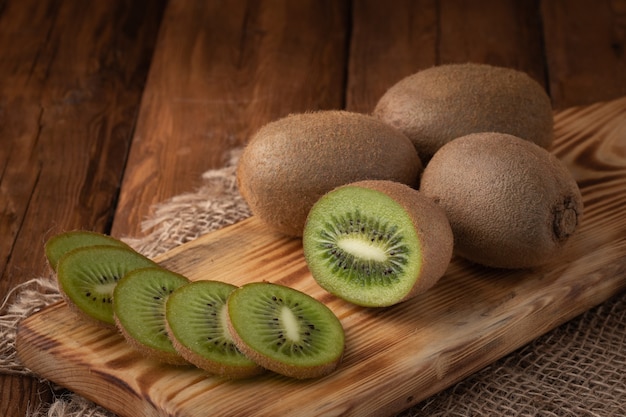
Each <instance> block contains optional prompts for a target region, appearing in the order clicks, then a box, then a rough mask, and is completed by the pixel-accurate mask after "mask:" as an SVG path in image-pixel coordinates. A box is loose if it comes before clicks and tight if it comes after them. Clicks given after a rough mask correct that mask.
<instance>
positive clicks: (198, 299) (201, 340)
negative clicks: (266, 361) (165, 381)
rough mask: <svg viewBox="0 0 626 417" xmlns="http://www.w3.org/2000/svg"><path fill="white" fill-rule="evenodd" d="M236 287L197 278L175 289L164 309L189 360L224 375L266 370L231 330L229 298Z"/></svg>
mask: <svg viewBox="0 0 626 417" xmlns="http://www.w3.org/2000/svg"><path fill="white" fill-rule="evenodd" d="M236 288H237V287H236V286H235V285H232V284H228V283H225V282H220V281H210V280H206V281H204V280H203V281H195V282H191V283H189V284H186V285H184V286H182V287H180V288H178V289H176V290H175V291H174V292H173V293H172V294H171V295H170V296H169V298H168V300H167V303H166V308H165V318H166V325H167V332H168V334H169V337H170V340H171V341H172V344H173V345H174V348H175V349H176V350H177V351H178V352H179V353H180V355H181V356H182V357H183V358H185V359H186V360H187V361H189V362H190V363H192V364H193V365H195V366H197V367H198V368H201V369H204V370H206V371H208V372H209V373H212V374H215V375H219V376H221V377H225V378H233V379H234V378H245V377H250V376H254V375H258V374H260V373H262V372H264V371H265V370H264V368H262V367H260V366H259V365H257V364H256V363H255V362H254V361H252V360H250V359H249V358H248V357H247V356H245V355H244V354H243V353H241V352H240V351H239V349H237V347H236V346H235V343H234V341H233V338H232V336H231V334H230V332H229V330H228V325H227V320H228V319H227V315H228V311H227V308H226V300H227V299H228V296H229V295H230V294H231V293H232V292H233V291H234V290H235V289H236Z"/></svg>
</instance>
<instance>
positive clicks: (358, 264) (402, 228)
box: [303, 181, 453, 307]
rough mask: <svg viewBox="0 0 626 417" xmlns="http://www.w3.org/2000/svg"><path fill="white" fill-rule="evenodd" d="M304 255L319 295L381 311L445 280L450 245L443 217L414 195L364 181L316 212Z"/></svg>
mask: <svg viewBox="0 0 626 417" xmlns="http://www.w3.org/2000/svg"><path fill="white" fill-rule="evenodd" d="M303 248H304V255H305V259H306V262H307V265H308V267H309V270H310V272H311V274H312V276H313V278H314V279H315V280H316V281H317V282H318V284H319V285H320V286H321V287H322V288H324V289H326V290H327V291H328V292H330V293H332V294H334V295H336V296H338V297H340V298H342V299H344V300H346V301H349V302H351V303H354V304H357V305H361V306H367V307H385V306H390V305H394V304H397V303H399V302H401V301H405V300H407V299H409V298H413V297H414V296H416V295H418V294H420V293H422V292H425V291H426V290H427V289H429V288H430V287H432V286H433V285H434V284H435V283H436V282H437V281H438V280H439V278H441V277H442V276H443V275H444V273H445V271H446V269H447V267H448V264H449V263H450V260H451V257H452V250H453V238H452V230H451V228H450V224H449V222H448V220H447V218H446V217H445V213H444V212H443V210H442V209H441V208H439V207H437V206H436V205H435V204H434V202H432V201H431V200H430V199H428V198H426V197H424V196H423V195H421V194H420V193H419V192H418V191H417V190H415V189H412V188H410V187H408V186H406V185H404V184H399V183H395V182H391V181H362V182H357V183H352V184H347V185H344V186H341V187H338V188H336V189H334V190H333V191H331V192H329V193H327V194H326V195H325V196H323V197H322V198H321V199H320V200H319V201H318V202H317V203H316V204H315V205H314V206H313V208H312V209H311V212H310V213H309V216H308V218H307V222H306V226H305V229H304V235H303Z"/></svg>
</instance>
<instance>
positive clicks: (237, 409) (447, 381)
mask: <svg viewBox="0 0 626 417" xmlns="http://www.w3.org/2000/svg"><path fill="white" fill-rule="evenodd" d="M555 121H556V131H557V138H556V143H555V147H554V149H555V152H556V154H557V155H558V156H559V157H560V158H561V159H562V160H563V161H565V163H566V164H567V165H568V166H569V168H570V169H571V170H572V172H573V175H574V176H575V178H576V180H577V181H578V182H579V183H580V185H581V191H582V194H583V201H584V204H585V215H584V218H583V221H582V224H581V227H580V229H579V233H578V234H577V235H576V236H575V237H574V238H573V241H572V242H571V243H572V244H571V246H570V247H569V249H568V250H567V251H566V252H565V253H563V254H561V255H560V256H559V257H558V258H555V259H554V260H553V261H552V262H550V263H549V264H548V265H546V266H544V267H541V268H535V269H533V270H517V271H506V270H498V269H489V268H484V267H479V266H477V265H472V264H469V263H467V262H465V261H463V260H461V259H454V261H453V263H452V264H451V265H450V268H449V270H448V271H447V273H446V275H445V276H444V277H443V278H442V280H441V281H440V282H439V283H438V284H437V285H436V286H435V287H433V288H432V289H431V290H429V291H428V292H427V293H425V294H423V295H421V296H419V297H417V298H416V299H414V300H412V301H409V302H407V303H403V304H400V305H397V306H393V307H390V308H384V309H367V308H361V307H356V306H353V305H351V304H349V303H346V302H343V301H341V300H339V299H337V298H335V297H332V296H330V295H329V294H327V293H325V292H324V291H323V290H322V289H321V288H320V287H319V286H317V284H316V283H315V282H314V280H313V279H312V278H311V276H310V274H309V272H308V270H307V268H306V264H305V263H304V260H303V257H302V252H301V242H300V240H299V239H294V238H287V237H283V236H281V235H278V234H275V233H273V232H271V231H270V230H268V229H267V228H265V227H264V226H263V225H262V224H261V223H260V222H259V221H258V220H256V219H255V218H254V217H252V218H250V219H248V220H245V221H243V222H240V223H238V224H235V225H233V226H230V227H228V228H225V229H222V230H219V231H217V232H214V233H211V234H209V235H206V236H203V237H201V238H199V239H197V240H195V241H193V242H190V243H187V244H185V245H182V246H180V247H178V248H176V249H174V250H172V251H170V252H168V253H166V254H164V255H162V256H160V257H159V258H158V259H157V260H158V261H159V262H161V263H162V264H163V265H165V266H167V267H169V268H171V269H172V270H175V271H177V272H180V273H183V274H185V275H187V276H188V277H189V278H191V279H193V280H198V279H208V278H210V279H218V280H225V281H228V282H232V283H233V284H237V285H240V284H243V283H245V282H250V281H260V280H268V281H272V282H278V283H282V284H286V285H290V286H292V287H294V288H298V289H300V290H302V291H305V292H307V293H309V294H311V295H313V296H314V297H316V298H318V299H320V300H321V301H323V302H324V303H326V304H327V305H328V306H329V307H330V308H331V309H332V310H333V311H334V312H335V313H336V314H337V315H338V317H339V318H340V320H341V321H342V323H343V325H344V327H345V329H346V343H347V346H346V347H347V350H346V355H345V357H344V361H343V363H342V365H341V366H340V368H339V369H338V371H336V372H335V373H333V374H331V375H330V376H328V377H325V378H321V379H316V380H309V381H295V380H291V379H289V378H282V377H278V376H277V375H274V374H268V375H265V376H262V377H259V378H252V379H249V380H245V381H236V382H232V381H230V382H229V381H224V380H220V379H218V378H214V377H211V376H208V375H206V374H204V373H202V372H201V371H199V370H197V369H195V368H193V367H191V368H176V367H168V366H163V365H159V364H157V363H154V362H151V361H149V360H147V359H143V358H141V356H140V355H139V354H137V353H135V352H134V351H132V350H131V349H130V348H129V347H128V345H127V344H126V343H125V342H124V340H123V339H122V338H121V337H120V336H119V335H118V334H117V333H116V332H114V331H109V330H103V329H99V328H96V327H94V326H92V325H90V324H87V323H85V322H82V321H80V320H78V319H77V318H76V316H74V315H73V314H72V313H71V312H70V311H69V310H68V309H67V306H66V305H65V304H63V303H59V304H56V305H54V306H52V307H50V308H47V309H46V310H44V311H43V312H40V313H38V314H36V315H34V316H31V317H30V318H28V319H27V320H25V321H24V322H23V323H22V325H21V326H20V328H19V331H18V352H19V355H20V358H21V359H22V361H23V362H24V363H25V364H26V365H27V366H29V367H30V368H31V369H33V370H35V371H36V372H38V373H40V374H41V375H42V376H44V377H46V378H49V379H51V380H52V381H55V382H57V383H59V384H61V385H63V386H66V387H69V388H70V389H72V390H74V391H76V392H78V393H80V394H82V395H84V396H86V397H88V398H90V399H92V400H94V401H96V402H99V403H100V404H102V405H104V406H105V407H108V408H109V409H111V410H112V411H114V412H115V413H118V414H119V415H121V416H133V415H138V414H140V415H159V416H174V415H176V416H202V415H207V414H218V415H264V416H269V415H287V414H293V413H294V412H297V414H298V415H303V416H305V415H355V416H356V415H364V414H367V415H381V416H382V415H389V414H392V413H395V412H399V411H401V410H403V409H405V408H407V407H409V406H411V405H414V404H417V403H418V402H419V401H421V400H423V399H425V398H427V397H428V396H430V395H432V394H434V393H436V392H438V391H440V390H442V389H444V388H446V387H448V386H450V385H451V384H453V383H455V382H457V381H459V380H460V379H462V378H464V377H466V376H468V375H470V374H471V373H473V372H475V371H477V370H478V369H480V368H482V367H484V366H486V365H487V364H489V363H491V362H493V361H495V360H496V359H498V358H500V357H502V356H503V355H506V354H508V353H510V352H512V351H513V350H515V349H517V348H519V347H520V346H522V345H524V344H525V343H528V342H529V341H531V340H533V339H535V338H536V337H538V336H539V335H541V334H543V333H545V332H547V331H549V330H550V329H552V328H554V327H556V326H558V325H559V324H562V323H563V322H565V321H567V320H569V319H571V318H573V317H576V316H577V315H579V314H581V313H582V312H584V311H586V310H588V309H589V308H591V307H593V306H595V305H597V304H599V303H601V302H603V301H604V300H606V299H608V298H609V297H611V296H613V295H615V294H618V293H620V292H622V291H624V290H626V238H625V236H626V218H625V217H624V216H623V207H624V205H625V204H626V136H624V134H623V133H624V131H625V129H626V97H624V98H622V99H619V100H616V101H613V102H608V103H599V104H596V105H591V106H587V107H580V108H571V109H567V110H564V111H562V112H559V113H557V114H556V117H555ZM103 387H106V390H105V389H103Z"/></svg>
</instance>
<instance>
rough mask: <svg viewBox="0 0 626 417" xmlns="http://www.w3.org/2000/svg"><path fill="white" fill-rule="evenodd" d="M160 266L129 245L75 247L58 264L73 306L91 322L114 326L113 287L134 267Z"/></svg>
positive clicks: (64, 290)
mask: <svg viewBox="0 0 626 417" xmlns="http://www.w3.org/2000/svg"><path fill="white" fill-rule="evenodd" d="M150 266H158V264H157V263H156V262H154V261H152V260H151V259H149V258H147V257H145V256H143V255H141V254H140V253H138V252H136V251H134V250H132V249H130V248H125V247H118V246H107V245H104V246H103V245H94V246H85V247H79V248H76V249H73V250H71V251H69V252H68V253H66V254H65V255H63V256H62V257H61V258H60V259H59V262H58V264H57V280H58V282H59V289H60V292H61V294H62V295H63V297H64V298H65V300H66V302H67V303H68V306H69V307H70V309H72V310H74V311H75V312H78V313H79V314H80V315H81V316H83V317H85V318H87V319H89V320H90V321H92V322H94V323H96V324H100V325H103V326H105V327H114V325H115V321H114V320H113V290H114V288H115V286H116V285H117V282H118V281H119V280H120V279H121V278H122V277H123V276H124V275H126V274H127V273H129V272H130V271H132V270H134V269H138V268H145V267H150Z"/></svg>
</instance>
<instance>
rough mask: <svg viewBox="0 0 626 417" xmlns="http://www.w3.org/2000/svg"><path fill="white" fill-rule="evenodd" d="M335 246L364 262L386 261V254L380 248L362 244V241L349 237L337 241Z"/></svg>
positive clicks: (366, 243) (365, 243)
mask: <svg viewBox="0 0 626 417" xmlns="http://www.w3.org/2000/svg"><path fill="white" fill-rule="evenodd" d="M337 246H339V247H340V248H341V249H343V250H345V251H346V252H348V253H350V254H352V255H354V256H357V257H358V258H359V259H362V260H365V261H378V262H385V261H386V260H387V253H386V252H385V250H384V249H383V248H382V247H380V246H378V245H373V244H370V243H368V242H364V241H363V240H362V239H356V238H349V237H348V238H345V239H339V240H338V241H337Z"/></svg>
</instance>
